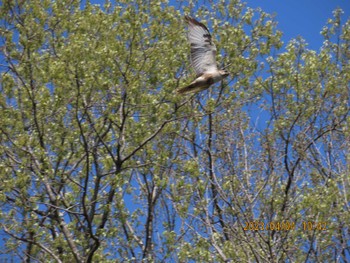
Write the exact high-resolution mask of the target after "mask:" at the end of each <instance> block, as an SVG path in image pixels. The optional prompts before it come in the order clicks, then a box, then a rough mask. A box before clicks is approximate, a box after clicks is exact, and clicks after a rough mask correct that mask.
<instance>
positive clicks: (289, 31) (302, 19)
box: [244, 0, 350, 50]
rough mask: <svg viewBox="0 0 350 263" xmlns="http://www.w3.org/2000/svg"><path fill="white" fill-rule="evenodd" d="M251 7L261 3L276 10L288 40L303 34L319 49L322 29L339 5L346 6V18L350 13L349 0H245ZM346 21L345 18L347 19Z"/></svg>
mask: <svg viewBox="0 0 350 263" xmlns="http://www.w3.org/2000/svg"><path fill="white" fill-rule="evenodd" d="M244 2H246V3H247V6H248V7H251V8H256V7H261V8H262V9H263V10H264V11H265V12H267V13H270V14H273V13H274V14H276V21H277V22H278V29H279V30H280V31H282V32H283V40H284V41H285V42H287V41H289V40H290V39H292V38H295V37H297V36H302V37H303V38H304V39H305V40H306V42H307V43H309V48H310V49H314V50H319V48H320V47H321V45H322V42H323V38H322V36H321V35H320V31H321V29H322V27H323V26H325V25H326V22H327V20H328V19H329V18H332V17H333V15H332V12H333V10H335V9H336V8H337V7H340V8H341V9H343V11H344V14H343V19H344V21H345V20H347V19H349V17H350V1H349V0H244ZM344 21H343V22H344Z"/></svg>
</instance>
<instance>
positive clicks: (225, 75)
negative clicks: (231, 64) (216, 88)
mask: <svg viewBox="0 0 350 263" xmlns="http://www.w3.org/2000/svg"><path fill="white" fill-rule="evenodd" d="M219 72H220V75H221V76H222V77H224V78H226V77H227V76H228V75H230V74H229V73H228V71H227V70H226V69H221V70H219Z"/></svg>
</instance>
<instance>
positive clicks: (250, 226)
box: [243, 221, 327, 231]
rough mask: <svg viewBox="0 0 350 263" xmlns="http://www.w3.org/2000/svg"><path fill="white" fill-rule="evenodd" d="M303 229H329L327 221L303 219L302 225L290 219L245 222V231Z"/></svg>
mask: <svg viewBox="0 0 350 263" xmlns="http://www.w3.org/2000/svg"><path fill="white" fill-rule="evenodd" d="M299 227H301V229H302V230H303V231H325V230H327V222H311V221H303V222H301V224H300V225H296V224H295V222H290V221H272V222H264V221H248V222H245V224H244V227H243V230H244V231H269V230H273V231H293V230H296V229H297V228H298V229H299Z"/></svg>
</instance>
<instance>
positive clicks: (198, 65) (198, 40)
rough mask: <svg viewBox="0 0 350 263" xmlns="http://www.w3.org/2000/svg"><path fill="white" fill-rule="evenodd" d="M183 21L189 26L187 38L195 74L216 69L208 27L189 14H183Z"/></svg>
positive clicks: (213, 45) (214, 52) (214, 48)
mask: <svg viewBox="0 0 350 263" xmlns="http://www.w3.org/2000/svg"><path fill="white" fill-rule="evenodd" d="M185 21H186V22H187V23H188V27H189V32H188V40H189V42H190V44H191V64H192V66H193V68H194V70H195V71H196V73H197V76H200V75H202V74H203V73H204V72H212V71H217V70H218V68H217V65H216V59H215V56H216V47H215V44H214V43H213V42H212V39H211V35H210V32H209V30H208V28H207V27H206V26H205V25H204V24H202V23H200V22H198V21H197V20H195V19H193V18H192V17H189V16H185Z"/></svg>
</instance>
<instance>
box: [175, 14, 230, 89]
mask: <svg viewBox="0 0 350 263" xmlns="http://www.w3.org/2000/svg"><path fill="white" fill-rule="evenodd" d="M185 21H186V22H187V24H188V41H189V42H190V45H191V65H192V67H193V68H194V70H195V71H196V74H197V77H196V79H195V80H194V81H193V82H192V83H191V84H190V85H188V86H186V87H183V88H180V89H178V90H177V92H178V93H179V94H185V93H194V92H198V91H202V90H205V89H207V88H209V87H210V85H212V84H214V83H215V82H218V81H220V80H222V79H224V78H226V77H227V76H228V75H229V73H228V72H227V71H226V70H220V69H218V67H217V65H216V58H215V56H216V47H215V44H214V43H213V41H212V38H211V35H210V32H209V30H208V28H207V27H206V26H205V25H204V24H202V23H200V22H198V21H197V20H195V19H194V18H192V17H189V16H185Z"/></svg>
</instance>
